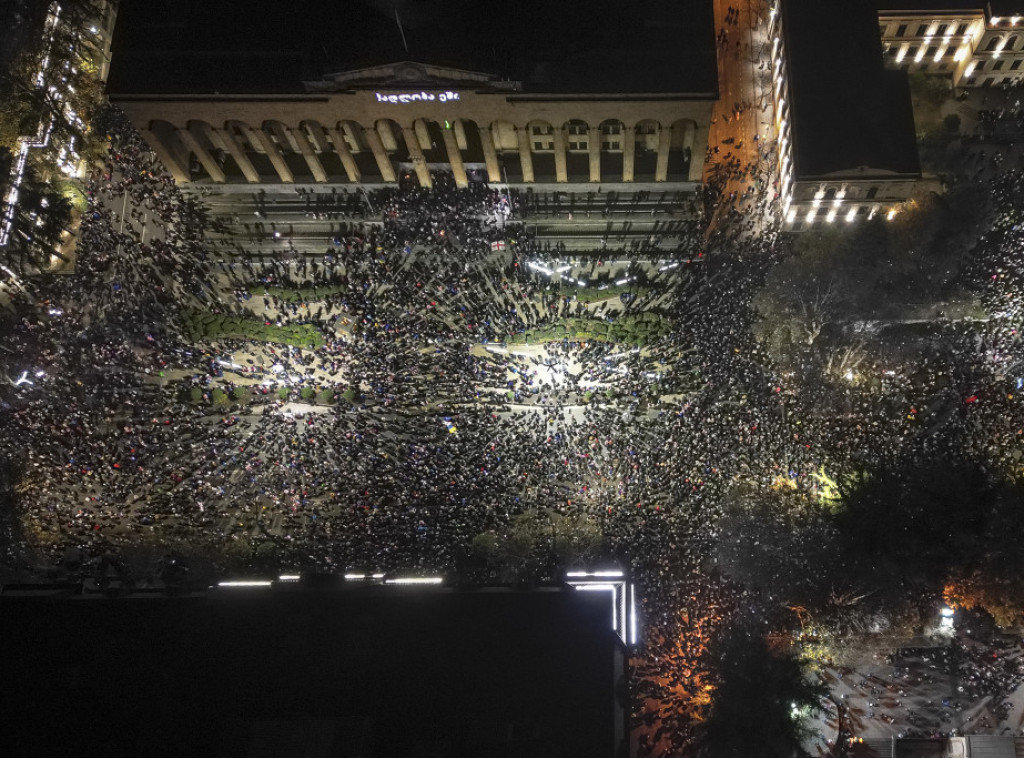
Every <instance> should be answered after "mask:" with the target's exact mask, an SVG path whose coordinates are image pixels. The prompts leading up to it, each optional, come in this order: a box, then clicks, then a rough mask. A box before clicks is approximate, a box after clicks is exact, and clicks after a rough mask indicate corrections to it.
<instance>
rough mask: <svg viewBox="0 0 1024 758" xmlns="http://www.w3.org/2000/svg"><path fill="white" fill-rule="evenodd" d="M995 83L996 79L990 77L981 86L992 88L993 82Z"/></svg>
mask: <svg viewBox="0 0 1024 758" xmlns="http://www.w3.org/2000/svg"><path fill="white" fill-rule="evenodd" d="M994 81H995V77H992V76H990V77H988V78H987V79H986V80H985V81H983V82H982V83H981V86H982V87H991V86H992V82H994Z"/></svg>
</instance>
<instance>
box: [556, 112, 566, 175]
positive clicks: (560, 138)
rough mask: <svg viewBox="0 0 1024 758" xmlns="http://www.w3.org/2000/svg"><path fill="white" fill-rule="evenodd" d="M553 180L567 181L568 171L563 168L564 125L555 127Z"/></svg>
mask: <svg viewBox="0 0 1024 758" xmlns="http://www.w3.org/2000/svg"><path fill="white" fill-rule="evenodd" d="M555 181H556V182H567V181H569V172H568V171H566V168H565V127H564V126H559V127H555Z"/></svg>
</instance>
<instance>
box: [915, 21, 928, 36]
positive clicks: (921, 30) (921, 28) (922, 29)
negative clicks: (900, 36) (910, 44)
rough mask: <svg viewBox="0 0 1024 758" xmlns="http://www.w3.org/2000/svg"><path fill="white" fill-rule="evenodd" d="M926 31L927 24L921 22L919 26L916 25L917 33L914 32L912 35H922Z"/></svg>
mask: <svg viewBox="0 0 1024 758" xmlns="http://www.w3.org/2000/svg"><path fill="white" fill-rule="evenodd" d="M927 33H928V24H921V25H920V26H919V27H917V34H915V35H914V36H915V37H923V36H924V35H926V34H927Z"/></svg>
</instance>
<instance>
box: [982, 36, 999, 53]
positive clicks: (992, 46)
mask: <svg viewBox="0 0 1024 758" xmlns="http://www.w3.org/2000/svg"><path fill="white" fill-rule="evenodd" d="M1001 41H1002V37H999V36H994V37H992V39H990V40H989V41H988V44H987V45H986V46H985V52H986V53H991V52H994V51H995V50H996V49H997V48H998V47H999V43H1000V42H1001Z"/></svg>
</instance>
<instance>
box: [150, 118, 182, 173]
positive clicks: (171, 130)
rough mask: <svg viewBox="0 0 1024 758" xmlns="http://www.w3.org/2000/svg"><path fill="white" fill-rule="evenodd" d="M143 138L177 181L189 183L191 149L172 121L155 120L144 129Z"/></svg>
mask: <svg viewBox="0 0 1024 758" xmlns="http://www.w3.org/2000/svg"><path fill="white" fill-rule="evenodd" d="M141 131H142V136H143V137H144V138H145V140H146V142H147V143H149V146H150V148H152V150H153V152H154V153H156V155H157V157H158V158H159V159H160V161H161V162H162V163H163V164H164V166H165V167H166V168H167V170H168V171H170V172H171V175H172V176H173V177H174V179H175V181H179V182H188V181H191V178H192V171H191V169H192V165H191V164H192V161H191V155H190V151H189V148H188V147H187V146H186V145H185V144H184V142H183V141H182V138H181V137H180V136H179V134H178V127H176V126H175V125H174V124H172V123H171V122H170V121H163V120H161V119H154V120H152V121H150V122H149V126H148V127H147V128H145V129H142V130H141Z"/></svg>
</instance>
